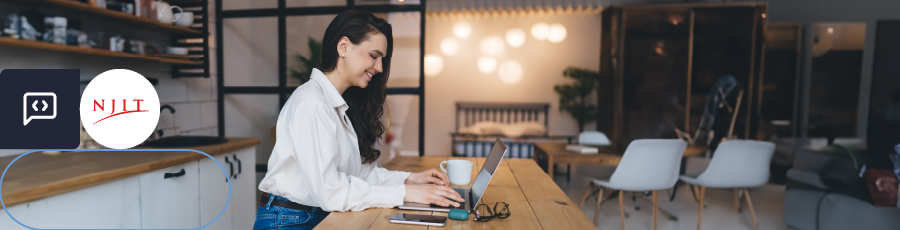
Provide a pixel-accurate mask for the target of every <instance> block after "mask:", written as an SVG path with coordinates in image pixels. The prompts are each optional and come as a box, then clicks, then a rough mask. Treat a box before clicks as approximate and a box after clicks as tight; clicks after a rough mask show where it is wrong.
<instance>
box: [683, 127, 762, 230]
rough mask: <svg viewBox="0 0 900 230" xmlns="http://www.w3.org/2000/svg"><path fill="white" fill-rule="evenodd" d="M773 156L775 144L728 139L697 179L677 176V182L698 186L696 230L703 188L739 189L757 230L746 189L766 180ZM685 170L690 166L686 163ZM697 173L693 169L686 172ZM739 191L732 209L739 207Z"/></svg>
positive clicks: (757, 185)
mask: <svg viewBox="0 0 900 230" xmlns="http://www.w3.org/2000/svg"><path fill="white" fill-rule="evenodd" d="M774 153H775V144H774V143H772V142H765V141H753V140H730V141H725V142H722V143H721V144H719V147H718V148H717V149H716V153H715V154H714V155H713V157H712V159H711V160H710V161H709V165H708V166H707V167H706V170H704V171H703V173H701V174H700V175H699V176H696V177H694V176H691V175H685V176H681V181H684V182H685V183H688V184H690V185H691V186H694V187H699V191H698V192H697V194H696V198H697V201H698V202H700V208H699V209H700V211H699V213H698V214H697V229H698V230H699V229H700V223H702V222H701V219H702V218H703V197H704V196H705V195H706V188H707V187H710V188H733V189H735V190H736V191H739V190H741V189H742V190H743V193H744V198H745V199H746V201H747V207H748V208H749V209H750V216H751V217H752V218H753V228H755V229H756V230H759V226H757V223H756V213H755V212H754V211H753V204H752V202H751V201H750V193H749V191H748V190H747V188H749V187H759V186H762V185H764V184H766V182H768V181H769V162H770V161H771V160H772V155H773V154H774ZM688 167H689V168H690V167H691V166H690V163H689V166H688ZM686 171H697V170H686ZM739 194H740V193H739V192H738V193H736V195H735V208H738V207H739V205H740V204H739V202H740V198H739V197H738V196H739Z"/></svg>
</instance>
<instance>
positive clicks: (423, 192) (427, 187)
mask: <svg viewBox="0 0 900 230" xmlns="http://www.w3.org/2000/svg"><path fill="white" fill-rule="evenodd" d="M454 201H458V202H464V201H466V200H464V199H463V198H462V197H460V196H459V193H457V192H456V191H455V190H453V188H450V187H449V186H441V185H434V184H407V185H406V197H403V202H414V203H421V204H436V205H440V206H444V207H447V206H453V207H459V203H457V202H454Z"/></svg>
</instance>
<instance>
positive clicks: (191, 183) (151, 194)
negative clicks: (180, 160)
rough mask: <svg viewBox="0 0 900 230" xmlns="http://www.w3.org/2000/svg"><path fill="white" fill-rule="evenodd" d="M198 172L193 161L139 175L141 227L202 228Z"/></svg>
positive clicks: (196, 165) (196, 164)
mask: <svg viewBox="0 0 900 230" xmlns="http://www.w3.org/2000/svg"><path fill="white" fill-rule="evenodd" d="M207 161H208V160H207ZM199 172H200V171H199V170H198V163H197V162H196V161H194V162H190V163H187V164H182V165H177V166H174V167H169V168H165V169H161V170H156V171H153V172H150V173H144V174H142V175H140V181H141V184H140V188H141V227H142V228H152V229H190V228H196V227H199V226H200V186H199V182H200V174H199Z"/></svg>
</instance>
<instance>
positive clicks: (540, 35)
mask: <svg viewBox="0 0 900 230" xmlns="http://www.w3.org/2000/svg"><path fill="white" fill-rule="evenodd" d="M549 29H550V27H549V26H547V23H543V22H538V23H537V24H534V26H532V27H531V36H532V37H534V39H537V40H538V41H543V40H545V39H547V32H548V31H549Z"/></svg>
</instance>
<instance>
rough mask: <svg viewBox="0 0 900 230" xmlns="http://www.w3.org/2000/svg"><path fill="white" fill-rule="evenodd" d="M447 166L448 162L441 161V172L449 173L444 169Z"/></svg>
mask: <svg viewBox="0 0 900 230" xmlns="http://www.w3.org/2000/svg"><path fill="white" fill-rule="evenodd" d="M445 164H447V161H441V171H444V173H447V169H446V168H444V165H445Z"/></svg>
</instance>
